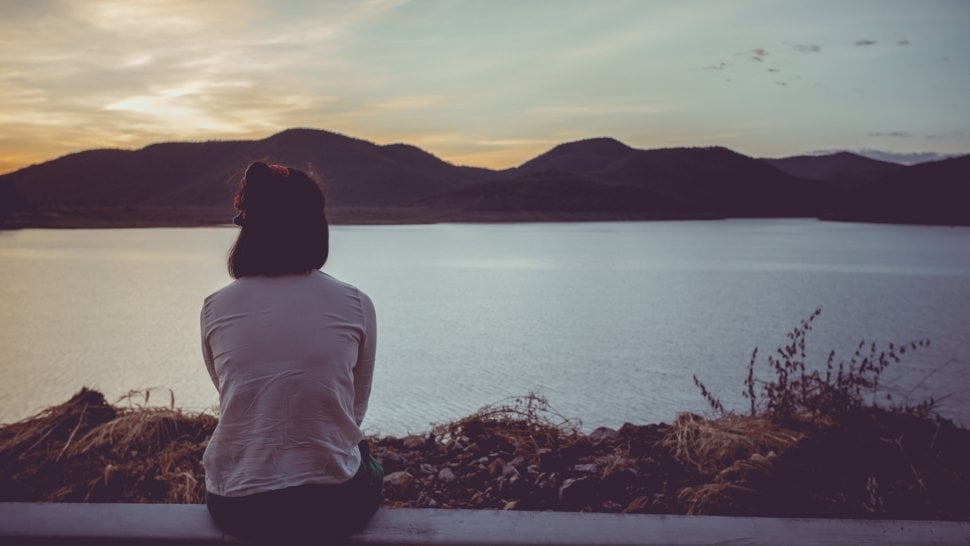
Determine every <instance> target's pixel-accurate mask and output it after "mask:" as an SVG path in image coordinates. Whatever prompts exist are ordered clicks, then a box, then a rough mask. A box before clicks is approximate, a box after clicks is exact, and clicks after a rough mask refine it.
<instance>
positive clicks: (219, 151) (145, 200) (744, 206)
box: [0, 129, 970, 227]
mask: <svg viewBox="0 0 970 546" xmlns="http://www.w3.org/2000/svg"><path fill="white" fill-rule="evenodd" d="M965 159H966V158H961V159H956V160H949V161H944V162H939V163H932V164H926V165H917V166H911V167H903V166H899V165H894V164H890V163H885V162H880V161H874V160H870V159H867V158H864V157H860V156H857V155H854V154H848V153H838V154H831V155H827V156H799V157H791V158H783V159H767V160H762V159H755V158H751V157H748V156H745V155H742V154H739V153H737V152H734V151H732V150H729V149H727V148H723V147H706V148H665V149H655V150H641V149H637V148H632V147H630V146H628V145H626V144H624V143H622V142H619V141H617V140H615V139H612V138H594V139H588V140H580V141H575V142H568V143H564V144H560V145H558V146H555V147H554V148H552V149H550V150H549V151H547V152H545V153H543V154H541V155H539V156H537V157H535V158H533V159H531V160H529V161H527V162H525V163H523V164H522V165H520V166H519V167H516V168H513V169H506V170H503V171H494V170H489V169H483V168H476V167H463V166H457V165H453V164H450V163H448V162H445V161H442V160H441V159H439V158H438V157H435V156H434V155H432V154H430V153H428V152H426V151H424V150H422V149H420V148H417V147H415V146H411V145H408V144H390V145H378V144H374V143H371V142H368V141H365V140H360V139H356V138H352V137H348V136H345V135H340V134H336V133H331V132H328V131H322V130H316V129H290V130H286V131H283V132H281V133H278V134H275V135H273V136H270V137H268V138H265V139H262V140H253V141H212V142H171V143H162V144H154V145H151V146H147V147H145V148H142V149H140V150H133V151H127V150H90V151H85V152H80V153H75V154H71V155H67V156H64V157H61V158H58V159H54V160H52V161H48V162H45V163H41V164H39V165H33V166H30V167H26V168H24V169H20V170H18V171H16V172H13V173H9V174H6V175H3V176H0V225H6V226H56V227H77V226H85V227H98V226H128V225H131V226H142V225H209V224H214V223H225V222H226V221H227V219H228V218H230V217H231V214H232V211H231V205H230V202H231V196H232V194H233V192H234V191H235V189H236V184H237V183H238V180H239V177H240V176H241V174H242V169H244V168H245V166H246V165H247V164H248V163H249V162H251V161H254V160H265V161H271V162H277V163H282V164H285V165H291V166H294V167H297V168H301V169H304V170H306V171H308V172H309V173H311V174H313V175H316V176H318V177H319V178H320V179H321V180H322V181H323V184H324V186H325V190H326V193H327V201H328V207H329V208H330V210H331V213H332V216H331V217H332V218H334V219H335V221H337V222H344V223H352V222H365V223H370V222H380V223H394V222H421V221H441V220H447V221H462V220H482V221H493V220H494V221H501V220H521V219H565V220H571V219H593V218H595V219H613V218H615V219H629V218H683V217H695V218H711V217H737V216H762V217H770V216H829V215H830V216H832V217H838V218H840V219H857V218H858V219H867V220H868V219H885V220H884V221H921V222H927V223H950V222H957V223H964V222H965V221H964V220H962V218H964V216H962V215H961V214H960V212H959V210H957V209H958V208H959V207H956V205H955V203H958V202H959V203H962V201H959V200H958V199H957V196H959V195H961V193H960V189H961V188H965V187H966V183H964V182H962V180H970V173H968V172H967V164H966V161H965ZM908 205H912V206H911V207H910V208H907V206H908ZM937 213H938V214H937ZM483 219H484V220H483ZM895 219H899V220H895ZM880 221H882V220H880Z"/></svg>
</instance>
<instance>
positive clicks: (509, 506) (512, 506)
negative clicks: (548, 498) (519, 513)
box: [502, 500, 519, 510]
mask: <svg viewBox="0 0 970 546" xmlns="http://www.w3.org/2000/svg"><path fill="white" fill-rule="evenodd" d="M518 505H519V501H517V500H514V501H511V502H507V503H505V506H503V507H502V510H515V507H516V506H518Z"/></svg>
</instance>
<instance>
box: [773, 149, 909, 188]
mask: <svg viewBox="0 0 970 546" xmlns="http://www.w3.org/2000/svg"><path fill="white" fill-rule="evenodd" d="M763 161H764V162H765V163H768V164H769V165H771V166H773V167H775V168H777V169H779V170H781V171H782V172H785V173H788V174H790V175H792V176H795V177H798V178H803V179H805V180H816V181H820V182H824V183H826V184H828V185H829V187H831V188H832V189H835V190H847V189H852V188H857V187H859V186H863V185H865V184H867V183H869V182H872V181H874V180H878V179H879V178H882V177H884V176H888V175H890V174H892V173H894V172H896V171H898V170H900V169H903V168H904V167H903V166H902V165H899V164H896V163H890V162H888V161H877V160H875V159H870V158H868V157H863V156H861V155H857V154H853V153H850V152H838V153H832V154H826V155H800V156H794V157H785V158H781V159H763Z"/></svg>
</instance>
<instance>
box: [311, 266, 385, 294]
mask: <svg viewBox="0 0 970 546" xmlns="http://www.w3.org/2000/svg"><path fill="white" fill-rule="evenodd" d="M310 279H311V281H312V282H316V283H319V284H320V285H323V286H329V287H331V288H332V289H335V290H340V291H344V292H347V293H352V294H354V295H356V296H358V297H361V298H364V299H367V300H370V298H369V297H368V296H367V294H365V293H364V291H363V290H361V289H360V288H357V287H356V286H355V285H353V284H350V283H349V282H346V281H342V280H340V279H338V278H336V277H334V276H333V275H331V274H329V273H325V272H323V271H312V272H310Z"/></svg>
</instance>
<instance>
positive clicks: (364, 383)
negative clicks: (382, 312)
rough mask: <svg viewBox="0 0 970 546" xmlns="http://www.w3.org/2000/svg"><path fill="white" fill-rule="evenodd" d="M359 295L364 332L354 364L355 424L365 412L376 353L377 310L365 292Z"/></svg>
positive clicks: (362, 420)
mask: <svg viewBox="0 0 970 546" xmlns="http://www.w3.org/2000/svg"><path fill="white" fill-rule="evenodd" d="M359 295H360V306H361V312H362V314H363V323H364V324H363V325H364V334H363V337H362V338H361V340H360V348H359V349H358V351H357V363H356V364H355V365H354V420H355V421H357V426H360V424H361V423H362V422H364V415H365V414H366V413H367V402H368V400H370V390H371V383H372V381H373V379H374V359H375V356H376V353H377V312H376V311H375V310H374V303H373V302H372V301H371V299H370V298H369V297H367V295H366V294H364V293H363V292H359Z"/></svg>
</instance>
